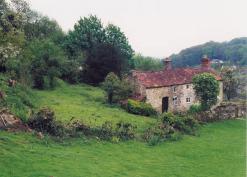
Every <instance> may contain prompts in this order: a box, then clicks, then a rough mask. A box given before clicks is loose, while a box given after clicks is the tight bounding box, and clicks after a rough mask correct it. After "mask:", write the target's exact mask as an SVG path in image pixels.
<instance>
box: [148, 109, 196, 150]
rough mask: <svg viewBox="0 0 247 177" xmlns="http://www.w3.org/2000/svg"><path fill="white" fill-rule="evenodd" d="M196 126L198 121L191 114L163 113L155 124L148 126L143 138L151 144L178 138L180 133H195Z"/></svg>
mask: <svg viewBox="0 0 247 177" xmlns="http://www.w3.org/2000/svg"><path fill="white" fill-rule="evenodd" d="M198 128H199V123H198V122H197V121H196V120H195V119H194V118H193V117H192V116H189V115H174V114H172V113H163V114H162V115H161V116H160V121H159V122H158V123H157V125H156V126H153V127H151V128H148V129H147V130H146V132H145V134H144V136H143V138H144V140H145V141H147V142H148V144H149V145H152V146H153V145H156V144H158V143H160V142H162V141H165V140H171V141H176V140H179V139H181V138H182V134H190V135H195V134H196V131H197V130H198Z"/></svg>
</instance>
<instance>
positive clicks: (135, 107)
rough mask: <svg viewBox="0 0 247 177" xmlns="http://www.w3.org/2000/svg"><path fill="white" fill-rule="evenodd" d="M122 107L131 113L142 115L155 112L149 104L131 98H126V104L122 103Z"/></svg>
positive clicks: (151, 114) (150, 114)
mask: <svg viewBox="0 0 247 177" xmlns="http://www.w3.org/2000/svg"><path fill="white" fill-rule="evenodd" d="M123 107H124V108H125V109H126V110H127V111H128V112H129V113H132V114H137V115H143V116H154V115H156V114H157V112H156V111H155V110H154V108H153V107H152V106H151V104H148V103H145V102H140V101H136V100H132V99H128V101H127V104H126V105H123Z"/></svg>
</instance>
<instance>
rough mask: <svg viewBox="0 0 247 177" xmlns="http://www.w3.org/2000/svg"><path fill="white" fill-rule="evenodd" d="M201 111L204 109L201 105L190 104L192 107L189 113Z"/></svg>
mask: <svg viewBox="0 0 247 177" xmlns="http://www.w3.org/2000/svg"><path fill="white" fill-rule="evenodd" d="M201 111H203V109H202V107H201V105H199V104H193V105H191V106H190V109H189V110H188V113H189V114H196V113H199V112H201Z"/></svg>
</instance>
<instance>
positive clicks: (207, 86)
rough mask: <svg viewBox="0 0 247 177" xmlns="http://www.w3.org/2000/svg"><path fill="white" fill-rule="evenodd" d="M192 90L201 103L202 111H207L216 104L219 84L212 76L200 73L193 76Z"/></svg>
mask: <svg viewBox="0 0 247 177" xmlns="http://www.w3.org/2000/svg"><path fill="white" fill-rule="evenodd" d="M193 88H194V90H195V93H196V96H197V97H198V99H199V100H200V102H201V106H202V109H209V108H210V107H211V106H213V105H214V104H216V103H217V96H218V94H219V83H218V81H217V80H216V79H215V77H214V76H213V75H212V74H209V73H202V74H198V75H196V76H194V77H193Z"/></svg>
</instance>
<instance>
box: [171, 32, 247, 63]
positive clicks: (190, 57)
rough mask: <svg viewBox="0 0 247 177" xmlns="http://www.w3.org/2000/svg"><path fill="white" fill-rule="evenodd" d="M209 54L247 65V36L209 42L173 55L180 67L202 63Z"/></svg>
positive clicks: (174, 60) (213, 57)
mask: <svg viewBox="0 0 247 177" xmlns="http://www.w3.org/2000/svg"><path fill="white" fill-rule="evenodd" d="M205 54H206V55H207V56H208V57H209V58H212V59H220V60H223V61H224V62H230V63H233V64H239V65H247V38H246V37H242V38H235V39H233V40H231V41H229V42H222V43H219V42H213V41H211V42H207V43H205V44H202V45H197V46H194V47H190V48H187V49H184V50H182V51H181V52H180V53H179V54H176V55H175V54H174V55H172V56H171V58H172V60H173V64H174V65H175V66H178V67H182V66H195V65H199V64H200V60H201V57H202V56H203V55H205Z"/></svg>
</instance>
